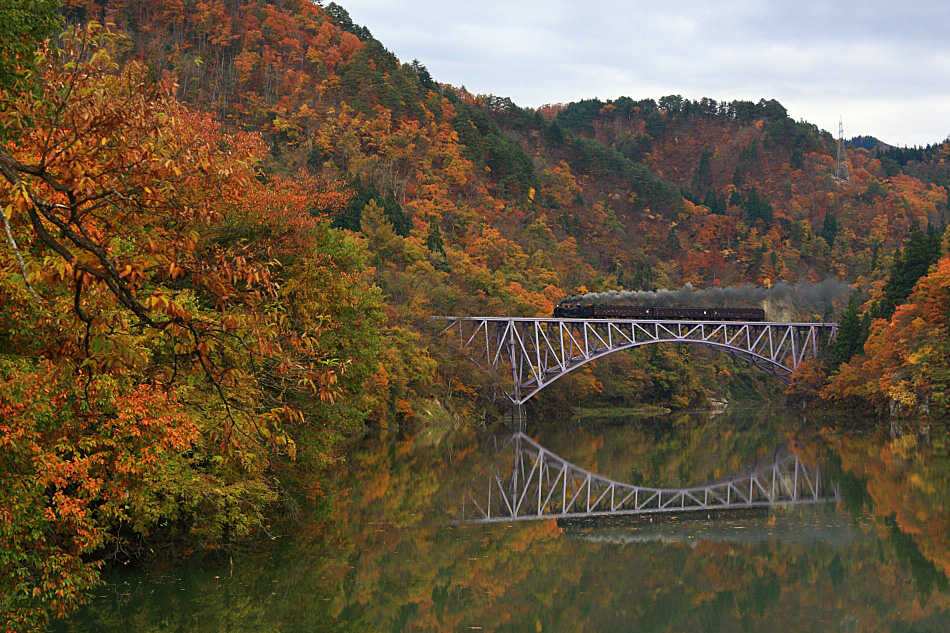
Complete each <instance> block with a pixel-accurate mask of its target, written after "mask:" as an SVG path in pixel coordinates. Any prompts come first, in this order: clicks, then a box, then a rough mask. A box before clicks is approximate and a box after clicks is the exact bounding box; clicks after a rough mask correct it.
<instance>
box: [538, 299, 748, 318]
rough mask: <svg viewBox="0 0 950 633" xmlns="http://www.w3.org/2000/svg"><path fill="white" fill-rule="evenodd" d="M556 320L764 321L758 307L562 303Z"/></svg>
mask: <svg viewBox="0 0 950 633" xmlns="http://www.w3.org/2000/svg"><path fill="white" fill-rule="evenodd" d="M554 316H555V317H557V318H559V319H672V320H683V321H764V320H765V310H763V309H762V308H661V307H653V306H624V305H591V304H583V303H570V302H567V301H562V302H561V303H560V304H558V306H557V307H556V308H554Z"/></svg>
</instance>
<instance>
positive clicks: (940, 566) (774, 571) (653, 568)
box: [57, 410, 950, 633]
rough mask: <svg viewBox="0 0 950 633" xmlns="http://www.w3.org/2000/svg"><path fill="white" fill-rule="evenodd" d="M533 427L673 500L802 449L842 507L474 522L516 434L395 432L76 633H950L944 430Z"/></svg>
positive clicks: (713, 418) (949, 505)
mask: <svg viewBox="0 0 950 633" xmlns="http://www.w3.org/2000/svg"><path fill="white" fill-rule="evenodd" d="M525 431H526V433H527V435H528V436H530V437H531V438H533V439H534V440H536V441H537V442H538V443H539V444H541V445H543V446H544V447H545V448H546V449H547V450H548V451H551V452H552V453H554V454H557V455H559V456H560V457H562V458H563V459H565V460H568V461H570V462H572V463H574V464H577V465H579V466H581V467H582V468H584V469H587V470H589V471H592V472H594V473H597V474H599V475H602V476H605V477H609V478H612V479H616V480H618V481H623V482H628V483H632V484H637V485H642V486H654V487H665V488H676V487H682V486H693V485H697V484H701V483H705V482H711V481H721V480H723V479H724V478H728V477H730V476H732V475H733V474H735V473H739V472H742V471H743V469H744V468H747V467H748V466H749V465H751V464H756V463H761V462H762V460H763V459H767V458H768V457H769V456H770V455H774V454H775V452H776V450H777V449H779V448H780V447H785V448H786V449H787V450H789V451H791V452H793V453H794V454H795V455H797V456H799V457H800V458H801V460H802V461H803V462H808V463H814V464H821V469H822V470H821V472H822V473H823V476H824V477H828V478H829V479H828V481H829V482H833V484H829V485H833V488H829V490H832V489H833V490H834V491H835V494H836V498H837V501H835V500H832V501H829V502H822V503H814V504H804V505H794V506H793V505H781V506H775V507H759V508H753V509H747V510H733V509H730V510H722V511H720V512H710V513H706V512H702V513H696V512H693V513H679V514H675V513H673V514H657V515H656V516H653V517H602V518H598V519H597V520H586V521H585V520H572V521H564V520H562V521H560V522H559V521H557V520H554V519H547V520H541V521H523V522H515V523H512V522H500V523H494V524H489V525H473V524H457V523H454V522H453V519H458V518H459V517H460V513H459V508H460V504H461V501H462V499H463V498H465V494H466V491H468V490H472V489H476V488H478V486H479V485H480V484H479V482H480V481H483V480H486V479H485V478H486V477H487V475H488V473H489V472H490V471H491V467H492V464H493V463H494V461H497V460H498V459H500V457H499V456H500V455H502V454H503V450H501V448H500V447H504V441H505V438H504V433H500V432H499V433H489V432H487V431H478V430H473V429H471V428H459V429H454V430H448V431H440V432H438V433H436V432H433V431H427V432H420V433H388V434H381V435H380V434H376V435H371V436H367V437H366V438H364V439H363V440H362V441H361V442H359V443H358V444H357V445H356V446H355V447H354V448H353V450H352V452H351V454H350V455H349V456H348V459H347V462H346V467H345V468H342V469H341V471H340V473H339V475H338V480H337V481H335V482H334V489H335V490H336V491H337V492H336V493H335V494H334V496H333V497H332V498H330V499H325V500H324V501H323V502H321V503H320V504H318V505H317V507H314V508H310V509H308V510H307V511H306V512H304V513H303V514H302V515H301V520H300V521H299V522H297V523H294V524H292V525H287V526H283V527H280V528H277V527H275V528H273V529H272V530H271V532H270V535H269V536H270V537H269V538H267V539H265V542H264V543H260V544H254V545H252V546H248V547H245V548H242V549H241V550H239V551H236V552H234V553H231V554H229V555H222V556H217V557H212V558H210V559H209V558H205V559H204V560H203V561H200V562H192V563H190V564H186V565H185V566H183V567H170V568H169V569H165V570H161V571H153V572H142V571H129V572H125V571H118V570H114V571H110V572H109V573H107V574H106V576H105V580H106V584H105V585H104V586H103V587H101V588H100V589H99V590H98V591H97V597H95V598H94V599H93V600H92V601H91V602H90V604H88V605H87V606H86V607H84V608H83V609H81V610H80V611H79V612H78V613H76V614H75V615H74V616H73V617H71V618H70V619H69V620H67V621H66V622H63V623H60V625H58V626H57V630H63V631H67V630H68V631H96V632H102V631H122V632H125V633H137V632H146V631H149V632H152V631H194V632H204V631H208V632H211V631H215V632H219V631H231V632H242V633H243V632H248V633H250V632H258V631H260V632H264V631H268V632H270V631H275V632H303V631H307V632H320V631H361V632H362V631H385V632H389V631H392V632H402V631H407V632H408V631H517V632H520V631H565V632H568V631H569V632H578V631H669V632H680V631H696V632H704V633H705V632H724V633H725V632H729V633H732V632H734V631H746V632H748V631H762V632H770V633H771V632H776V631H795V632H796V633H798V632H805V631H816V632H817V631H822V632H826V631H862V632H865V631H898V632H907V633H910V632H920V633H923V632H930V631H950V589H948V581H947V578H948V574H950V454H948V446H947V428H946V426H920V425H914V424H907V425H885V426H883V427H880V428H875V429H868V428H867V426H866V425H856V424H853V423H849V422H848V421H845V420H840V419H839V420H823V421H822V422H821V423H818V422H816V421H814V420H810V419H806V418H803V417H802V415H801V414H800V413H799V414H794V413H791V412H789V411H785V410H740V411H729V412H727V413H724V414H720V415H709V414H703V413H696V414H684V415H678V416H666V417H658V418H644V417H603V418H598V417H588V418H585V419H583V420H578V419H566V420H561V421H552V420H542V421H534V422H530V423H529V424H528V425H527V428H526V429H525ZM473 485H474V487H475V488H472V486H473Z"/></svg>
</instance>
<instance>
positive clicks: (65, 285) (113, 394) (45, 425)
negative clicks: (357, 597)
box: [0, 23, 380, 630]
mask: <svg viewBox="0 0 950 633" xmlns="http://www.w3.org/2000/svg"><path fill="white" fill-rule="evenodd" d="M118 39H119V38H118V37H117V36H116V35H115V34H113V33H111V32H110V31H109V30H108V29H107V28H104V27H102V26H100V25H98V24H94V23H93V24H90V25H89V26H88V27H86V28H78V29H70V30H68V31H67V32H66V33H65V34H64V35H63V37H62V38H61V40H60V42H59V48H58V50H56V51H54V50H53V49H52V47H50V46H44V47H42V48H41V49H40V52H39V54H38V57H37V73H38V75H37V77H38V78H39V82H38V86H39V88H38V91H39V92H38V94H34V93H32V92H28V91H20V92H17V91H14V90H12V89H9V88H8V89H6V90H5V91H4V93H3V97H2V98H3V104H4V107H3V108H2V109H0V125H2V126H3V127H4V128H5V129H7V130H10V131H13V132H14V133H15V135H16V141H15V142H9V143H7V144H6V145H5V146H4V147H3V148H0V176H2V181H0V200H2V205H3V208H4V214H3V216H2V217H3V222H4V232H5V242H6V248H5V249H4V250H3V253H2V256H0V266H2V268H3V270H4V271H5V275H4V276H3V278H2V280H3V282H2V284H0V297H2V308H0V412H2V414H3V415H2V417H3V422H2V424H0V445H2V446H3V447H4V452H5V454H6V455H7V458H6V459H5V460H4V461H3V463H2V465H0V490H2V495H0V499H2V501H0V514H2V516H3V518H4V520H3V521H2V524H3V527H2V530H3V534H2V539H3V541H4V543H6V544H8V545H9V547H8V548H6V549H4V553H3V555H2V557H0V571H2V578H0V585H2V588H3V596H4V602H3V617H4V618H5V621H6V626H7V628H10V629H14V630H26V629H33V628H37V627H41V626H42V625H43V623H44V622H45V619H46V618H47V617H48V616H50V615H62V614H64V613H65V612H66V611H67V610H69V609H70V608H71V607H72V606H74V605H75V604H76V603H77V601H79V600H80V599H81V598H82V595H83V593H84V592H85V591H87V590H88V589H89V588H90V587H91V586H92V585H93V584H94V583H95V582H96V577H97V574H96V569H97V567H98V565H99V563H100V562H101V557H102V556H103V555H104V554H105V553H106V552H107V551H108V550H107V549H106V548H107V546H109V545H110V544H112V545H113V546H114V548H113V549H112V552H113V555H115V554H116V553H117V552H126V553H125V554H124V555H126V556H137V555H145V553H146V552H147V551H148V549H150V548H145V547H143V546H142V545H141V544H143V543H151V544H152V545H153V547H152V549H158V550H159V551H162V550H161V548H160V547H158V544H169V543H179V544H184V545H180V546H182V547H184V548H186V549H192V550H193V549H200V548H214V547H220V546H222V545H226V544H227V543H229V542H232V541H235V540H239V539H241V538H245V537H247V536H248V535H249V534H251V533H253V531H254V530H256V529H259V527H260V525H261V524H262V523H263V522H264V521H265V516H264V514H265V510H266V508H267V506H268V504H269V503H270V502H272V501H273V500H274V499H275V498H276V497H277V494H278V490H281V489H283V488H284V487H285V486H286V484H287V483H288V482H287V480H286V476H287V473H288V469H290V468H291V464H292V463H293V460H294V459H295V458H298V457H305V458H306V459H304V460H303V461H304V466H306V467H307V468H308V472H309V473H310V474H312V475H313V478H312V481H311V482H310V484H309V487H310V488H312V489H317V488H319V479H318V476H319V473H318V472H317V471H318V469H319V466H320V465H321V464H326V463H328V462H329V461H330V460H332V458H333V456H334V451H335V447H336V445H337V442H338V441H339V439H340V438H341V437H343V436H344V435H345V434H346V433H350V432H352V431H353V430H354V429H355V428H358V426H359V425H360V424H361V423H362V419H363V411H364V407H363V405H362V404H361V398H360V395H359V394H360V392H361V386H362V383H363V382H364V381H365V380H366V379H367V378H368V377H369V376H370V375H371V374H372V373H373V371H374V370H375V358H374V355H375V350H376V336H377V332H376V324H378V322H379V319H380V315H379V306H378V295H377V294H376V293H375V292H374V291H372V290H371V289H370V288H369V287H368V283H367V281H366V278H365V275H364V273H363V267H364V263H365V255H364V252H363V250H362V247H361V246H360V245H359V243H358V242H356V241H355V240H353V239H352V238H348V237H346V236H343V235H341V234H340V233H338V232H335V231H333V230H332V229H330V228H329V227H328V226H327V225H326V221H325V220H322V219H319V218H315V217H312V216H311V215H310V213H309V212H308V211H309V209H310V207H311V205H312V204H313V201H314V200H315V199H318V198H320V197H321V196H322V195H323V192H324V191H325V190H326V189H327V187H325V186H324V185H323V184H321V183H320V182H317V181H312V180H308V179H307V178H305V177H301V179H300V180H298V181H297V182H293V183H290V182H283V181H281V180H280V179H271V183H270V185H269V186H264V185H262V184H261V180H260V179H259V178H258V176H259V174H258V171H257V165H258V161H259V158H260V156H261V155H262V153H263V150H264V146H263V143H262V142H261V139H260V138H259V137H258V136H256V135H251V134H227V133H225V132H223V131H222V130H221V129H220V127H219V125H218V124H217V123H216V122H215V121H214V120H213V118H212V117H211V116H210V115H208V114H203V113H199V112H195V111H192V110H189V109H188V108H185V107H184V106H182V105H181V104H180V103H178V102H177V101H176V99H175V98H174V97H173V93H174V90H175V86H174V84H173V83H172V82H170V81H156V80H155V79H154V78H153V77H152V76H151V75H150V73H149V72H148V70H147V69H146V68H145V66H144V65H143V64H140V63H137V62H129V63H126V64H124V65H123V64H119V63H118V62H117V61H116V44H117V41H118ZM308 478H309V477H308ZM118 545H121V547H119V546H118Z"/></svg>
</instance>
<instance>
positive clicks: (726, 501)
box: [460, 433, 841, 523]
mask: <svg viewBox="0 0 950 633" xmlns="http://www.w3.org/2000/svg"><path fill="white" fill-rule="evenodd" d="M505 448H506V449H510V450H512V451H513V460H511V461H505V462H503V465H505V467H504V469H502V468H500V467H497V466H496V467H495V468H494V469H493V471H492V472H491V473H490V474H489V477H488V480H487V481H485V480H479V481H478V482H476V485H475V487H474V488H473V490H472V492H470V493H469V494H467V495H466V497H465V498H464V501H463V508H462V516H461V519H460V522H463V523H496V522H508V521H530V520H538V519H560V518H587V517H598V516H622V515H639V514H644V515H645V514H657V513H679V512H686V511H701V510H709V511H712V510H717V511H718V510H726V509H740V508H755V507H769V506H779V505H782V506H785V505H798V504H812V503H826V502H837V501H840V500H841V493H840V488H839V487H838V485H837V484H836V483H834V482H824V481H822V474H821V471H820V469H819V468H817V467H810V466H807V465H806V464H804V463H803V462H802V461H801V459H800V458H799V457H798V456H797V455H795V454H794V453H792V452H791V451H789V450H788V449H787V448H786V447H783V448H782V449H780V450H778V451H776V453H775V454H774V455H773V457H772V459H770V460H768V461H766V462H762V463H759V464H757V465H755V466H753V467H750V468H748V469H746V470H745V471H744V472H742V473H739V474H736V475H734V476H733V477H730V478H728V479H723V480H720V481H716V482H712V483H707V484H702V485H699V486H691V487H687V488H650V487H645V486H633V485H630V484H625V483H621V482H618V481H614V480H611V479H607V478H605V477H600V476H598V475H595V474H594V473H591V472H589V471H587V470H584V469H583V468H581V467H580V466H577V465H575V464H572V463H571V462H568V461H567V460H565V459H563V458H561V457H559V456H558V455H555V454H554V453H552V452H550V451H548V450H547V449H545V448H544V447H543V446H541V445H540V444H538V443H537V442H535V441H534V440H532V439H531V438H530V437H528V436H527V435H524V434H522V433H516V434H514V435H513V436H512V437H511V438H510V439H509V440H508V442H507V444H506V447H505ZM503 453H504V454H506V451H505V452H503ZM509 466H510V468H509Z"/></svg>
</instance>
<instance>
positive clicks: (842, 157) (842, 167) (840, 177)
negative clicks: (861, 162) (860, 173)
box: [835, 117, 851, 182]
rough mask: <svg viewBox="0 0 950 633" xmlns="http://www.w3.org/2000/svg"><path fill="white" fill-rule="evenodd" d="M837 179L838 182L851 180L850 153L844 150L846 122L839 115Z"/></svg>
mask: <svg viewBox="0 0 950 633" xmlns="http://www.w3.org/2000/svg"><path fill="white" fill-rule="evenodd" d="M835 180H837V181H838V182H850V181H851V178H850V176H848V155H847V154H846V153H845V151H844V123H843V122H842V119H841V117H838V160H837V162H836V164H835Z"/></svg>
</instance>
